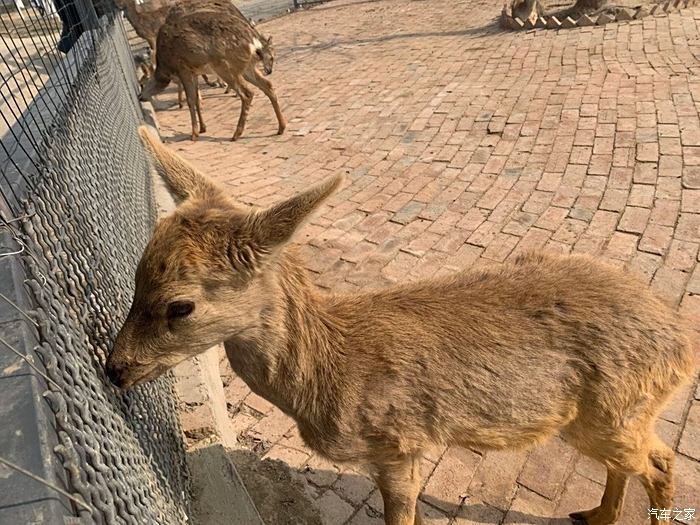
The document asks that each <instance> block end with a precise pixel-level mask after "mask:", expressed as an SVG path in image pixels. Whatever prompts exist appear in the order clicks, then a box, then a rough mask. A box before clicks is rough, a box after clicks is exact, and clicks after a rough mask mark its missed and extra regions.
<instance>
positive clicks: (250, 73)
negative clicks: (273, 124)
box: [243, 66, 287, 135]
mask: <svg viewBox="0 0 700 525" xmlns="http://www.w3.org/2000/svg"><path fill="white" fill-rule="evenodd" d="M243 76H244V78H245V79H246V80H247V81H248V82H250V83H251V84H253V85H254V86H257V88H258V89H260V91H262V92H263V93H265V95H267V98H269V99H270V102H271V103H272V108H273V109H274V110H275V115H276V116H277V125H278V126H277V134H278V135H281V134H282V133H284V130H285V129H286V128H287V121H286V120H285V118H284V116H283V115H282V110H281V109H280V105H279V102H278V101H277V95H276V94H275V88H273V87H272V82H270V81H269V80H268V79H266V78H265V77H264V76H262V75H261V74H260V72H259V71H258V70H257V68H256V67H255V66H248V68H247V69H246V70H245V72H244V73H243Z"/></svg>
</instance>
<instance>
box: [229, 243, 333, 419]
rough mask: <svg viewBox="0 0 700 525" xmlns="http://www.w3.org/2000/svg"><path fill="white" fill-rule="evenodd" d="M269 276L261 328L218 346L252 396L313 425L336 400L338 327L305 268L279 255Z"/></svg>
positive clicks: (330, 412) (327, 414)
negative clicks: (271, 291) (270, 289)
mask: <svg viewBox="0 0 700 525" xmlns="http://www.w3.org/2000/svg"><path fill="white" fill-rule="evenodd" d="M276 264H278V265H279V267H278V268H276V269H275V271H273V272H270V273H271V275H270V277H269V278H270V279H271V283H270V284H271V286H274V288H275V289H276V292H275V296H276V299H275V300H274V301H271V304H270V306H269V308H268V309H266V310H265V312H264V313H263V322H262V324H261V326H260V327H259V328H258V329H256V330H255V331H253V332H252V333H250V334H248V333H247V334H245V335H244V336H240V337H234V338H232V339H230V340H228V341H226V342H225V343H224V345H225V347H226V353H227V356H228V358H229V361H230V363H231V366H232V368H233V370H234V371H235V372H236V373H237V374H238V375H239V376H240V377H241V378H242V379H243V380H244V381H245V382H246V383H247V384H248V385H249V386H250V387H251V389H252V390H253V391H254V392H255V393H257V394H258V395H260V396H262V397H264V398H266V399H267V400H269V401H270V402H272V403H273V404H275V405H277V406H278V407H279V408H280V409H282V410H283V411H284V412H286V413H287V414H289V415H291V416H292V417H294V418H295V419H296V420H297V421H298V422H299V423H300V426H302V425H303V424H306V425H307V426H312V427H317V425H321V423H320V422H321V421H326V422H327V421H329V420H332V419H333V413H334V412H335V411H336V410H337V408H338V403H339V402H340V399H341V398H340V394H339V392H340V391H341V390H342V388H341V387H342V382H343V375H342V374H341V372H340V370H341V369H342V364H343V363H342V362H343V355H344V352H343V339H344V336H343V332H344V323H343V321H342V320H340V319H337V318H335V317H334V316H333V315H331V314H330V313H329V311H328V308H327V306H326V301H325V299H324V297H323V296H322V295H320V294H319V293H318V292H316V291H315V290H314V286H313V285H312V284H311V283H310V281H309V279H308V275H307V272H306V270H304V269H303V268H302V266H301V265H300V263H299V262H297V260H296V258H295V257H294V255H293V254H292V253H287V252H285V253H283V254H282V256H281V257H280V260H279V262H277V263H276Z"/></svg>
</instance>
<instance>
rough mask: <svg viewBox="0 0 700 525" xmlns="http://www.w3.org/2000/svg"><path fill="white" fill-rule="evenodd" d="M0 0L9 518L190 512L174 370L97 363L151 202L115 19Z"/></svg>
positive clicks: (1, 393)
mask: <svg viewBox="0 0 700 525" xmlns="http://www.w3.org/2000/svg"><path fill="white" fill-rule="evenodd" d="M4 5H5V11H4V12H2V13H0V51H1V52H2V62H0V79H1V81H2V83H1V84H0V95H1V99H0V110H1V113H2V120H0V125H2V129H0V136H1V139H0V169H1V170H2V173H1V175H0V183H1V184H2V188H1V189H2V191H1V193H0V421H1V422H2V423H0V523H2V524H5V523H7V524H25V523H42V524H48V523H61V524H65V523H109V524H111V523H119V524H121V523H149V524H151V523H153V524H166V523H177V524H181V523H185V522H186V521H187V511H188V490H187V469H186V465H185V455H184V449H183V442H182V439H181V431H180V427H179V423H178V418H177V407H176V404H175V399H174V396H173V388H172V380H171V379H170V377H169V376H166V377H165V378H162V379H160V380H158V381H156V382H153V383H151V384H148V385H143V386H140V387H137V388H135V389H134V390H133V391H130V392H128V393H121V392H118V391H117V390H116V389H115V388H113V387H112V386H111V385H110V383H109V380H108V379H107V377H106V376H105V373H104V363H105V358H106V356H107V353H108V351H109V349H110V348H111V345H112V342H113V340H114V338H115V336H116V333H117V331H118V329H119V327H120V325H121V323H122V321H123V319H124V318H125V316H126V312H127V310H128V308H129V305H130V301H131V296H132V293H133V273H134V269H135V266H136V263H137V261H138V259H139V257H140V255H141V253H142V250H143V248H144V246H145V244H146V242H147V240H148V238H149V236H150V232H151V228H152V226H153V221H154V215H155V213H154V202H153V196H152V191H151V185H150V181H149V166H148V162H147V159H146V156H145V153H144V150H143V149H142V147H141V144H140V142H139V140H138V135H137V133H136V128H137V125H138V123H139V121H140V118H141V116H140V112H139V107H138V103H137V101H136V89H137V88H136V77H135V73H134V67H133V61H132V58H131V55H130V50H129V47H128V44H127V41H126V37H125V34H124V29H123V26H122V23H121V17H120V16H119V15H117V14H116V11H115V9H114V7H113V6H112V5H111V3H108V0H103V1H101V2H100V3H99V4H98V3H97V2H95V3H90V0H52V1H51V2H46V1H45V0H31V2H28V1H27V0H25V1H24V3H21V2H18V3H17V4H16V5H10V6H8V5H7V3H5V4H4ZM0 9H1V8H0Z"/></svg>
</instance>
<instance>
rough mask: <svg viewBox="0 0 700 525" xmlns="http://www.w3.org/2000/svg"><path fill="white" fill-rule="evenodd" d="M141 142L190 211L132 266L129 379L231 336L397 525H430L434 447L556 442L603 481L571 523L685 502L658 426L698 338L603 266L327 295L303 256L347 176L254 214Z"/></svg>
mask: <svg viewBox="0 0 700 525" xmlns="http://www.w3.org/2000/svg"><path fill="white" fill-rule="evenodd" d="M140 133H141V136H142V138H143V140H144V143H145V144H146V146H147V148H148V150H149V151H150V153H151V154H152V156H153V157H154V159H155V163H156V167H157V169H158V171H159V172H160V173H161V175H162V176H163V177H164V179H165V181H166V182H167V184H168V186H169V188H170V189H171V191H172V193H173V194H174V196H175V198H176V200H177V201H178V202H179V206H178V208H177V209H176V211H175V213H173V214H172V215H170V216H169V217H167V218H165V219H163V220H162V221H161V222H160V223H159V224H158V225H157V226H156V229H155V232H154V234H153V238H152V239H151V241H150V243H149V244H148V246H147V247H146V250H145V252H144V254H143V257H142V259H141V261H140V263H139V265H138V268H137V270H136V292H135V296H134V300H133V304H132V306H131V310H130V312H129V314H128V317H127V319H126V321H125V323H124V326H123V327H122V329H121V331H120V332H119V335H118V336H117V339H116V342H115V344H114V349H113V351H112V353H111V354H110V356H109V358H108V361H107V374H108V375H109V377H110V378H111V380H112V381H113V382H114V383H115V384H116V385H118V386H120V387H122V388H129V387H131V386H133V385H136V384H139V383H141V382H143V381H147V380H150V379H153V378H155V377H158V376H159V375H160V374H162V373H163V372H164V371H166V370H167V369H169V368H170V367H172V366H174V365H175V364H177V363H178V362H180V361H182V360H184V359H187V358H189V357H191V356H194V355H196V354H198V353H200V352H203V351H205V350H206V349H208V348H209V347H211V346H212V345H214V344H217V343H220V342H222V341H223V343H224V346H225V349H226V353H227V356H228V359H229V361H230V363H231V366H232V368H233V370H234V371H235V372H236V373H237V374H238V375H239V376H240V377H241V378H242V379H243V380H244V381H245V382H246V383H247V384H248V385H249V386H250V388H251V389H252V390H253V391H254V392H256V393H257V394H259V395H261V396H262V397H264V398H265V399H268V400H269V401H270V402H272V403H274V404H275V405H277V406H278V407H279V408H280V409H281V410H283V411H284V412H285V413H287V414H289V415H290V416H292V417H293V418H294V419H295V421H296V423H297V425H298V427H299V431H300V433H301V436H302V437H303V439H304V441H305V442H306V443H307V444H308V446H309V447H311V448H312V449H313V450H315V451H316V452H317V453H319V454H321V455H323V456H325V457H327V458H329V459H331V460H333V461H338V462H358V463H364V464H366V465H368V466H369V467H370V468H371V471H372V472H373V473H374V474H373V476H374V479H375V480H376V482H377V484H378V486H379V488H380V491H381V493H382V496H383V499H384V509H385V520H386V523H387V524H389V525H413V524H414V523H421V518H420V516H419V515H418V514H417V507H416V505H417V496H418V493H419V488H420V487H419V486H420V479H421V478H420V474H419V461H420V458H421V452H422V451H424V450H426V449H429V448H431V447H432V446H434V445H440V446H451V445H456V446H463V447H476V448H479V449H504V448H518V447H527V446H531V445H533V444H535V443H537V442H539V441H541V440H544V439H546V438H548V437H550V436H552V435H554V434H556V433H561V434H562V436H564V437H565V438H566V439H567V440H568V441H569V443H571V444H572V445H573V446H574V447H576V448H577V449H578V450H579V451H581V452H582V453H583V454H586V455H588V456H590V457H592V458H595V459H597V460H599V461H601V462H602V463H603V464H604V465H605V466H606V467H607V473H608V474H607V484H606V486H605V493H604V495H603V498H602V502H601V504H600V506H599V507H597V508H595V509H592V510H587V511H584V512H579V513H575V514H573V515H572V517H573V518H574V519H575V520H579V521H580V522H582V523H587V524H589V525H603V524H609V523H613V522H614V521H615V520H616V519H617V518H618V516H619V514H620V510H621V509H622V504H623V499H624V494H625V489H626V486H627V481H628V478H629V477H630V476H634V477H637V478H639V479H640V480H641V482H642V483H643V485H644V487H645V488H646V491H647V493H648V495H649V499H650V501H651V505H652V506H653V507H657V508H671V506H672V496H673V479H672V466H673V461H674V454H673V450H672V449H671V448H669V447H668V446H666V445H665V444H664V443H663V442H662V441H661V440H660V439H659V438H658V436H657V435H656V433H655V431H654V422H655V420H656V417H657V415H658V413H659V411H660V409H661V407H662V406H663V404H664V403H665V402H666V401H667V400H668V399H669V397H670V396H671V395H672V394H673V392H674V391H676V389H678V388H679V387H680V386H681V385H682V384H683V382H684V381H686V380H687V379H688V378H689V377H690V376H691V374H692V373H693V371H694V366H695V353H694V350H693V347H692V345H691V343H692V341H691V335H694V334H693V333H692V332H691V331H689V330H688V328H686V327H685V325H684V324H683V322H682V321H681V320H680V318H679V316H678V315H677V314H676V313H675V312H674V311H672V309H670V308H669V307H667V306H665V305H664V304H662V303H661V302H660V301H659V300H657V299H656V298H655V297H653V296H652V295H651V293H650V292H649V291H648V289H647V288H646V287H645V286H643V285H642V284H640V283H639V282H637V280H636V279H634V278H632V277H631V276H629V275H628V274H626V273H624V272H622V271H619V270H617V269H614V268H612V267H608V266H605V265H603V264H601V263H599V262H596V261H595V260H593V259H591V258H588V257H583V256H561V255H557V256H555V255H545V254H531V255H525V256H520V257H518V258H517V259H515V260H514V261H513V262H511V263H506V264H504V265H502V266H499V267H496V268H492V269H487V270H479V271H465V272H464V273H461V274H459V275H457V276H453V277H447V278H444V279H436V280H430V281H425V282H419V283H414V284H406V285H401V286H393V287H389V288H386V289H383V290H379V291H373V292H367V293H360V294H356V295H347V296H342V295H326V294H323V293H320V292H318V291H317V290H315V289H314V287H313V286H312V285H311V284H310V282H309V277H308V276H307V272H306V271H305V270H304V267H303V265H302V264H301V262H300V261H299V259H298V258H297V256H296V255H295V251H294V249H293V247H290V246H288V243H289V241H290V239H291V238H292V236H293V235H294V232H295V231H296V230H297V229H298V227H299V226H300V225H301V224H302V222H303V221H304V220H305V219H306V218H307V217H308V216H309V214H310V213H311V212H312V211H313V210H314V209H315V208H317V207H318V206H319V205H320V204H321V202H322V201H323V200H324V199H326V198H327V197H328V196H329V195H330V194H331V193H332V192H333V191H334V190H335V189H336V188H337V187H338V186H339V184H340V182H341V178H340V177H332V178H329V179H327V180H326V181H324V182H322V183H320V184H318V185H316V186H313V187H311V188H309V189H307V190H306V191H304V192H303V193H300V194H298V195H296V196H295V197H292V198H290V199H288V200H286V201H283V202H280V203H279V204H277V205H274V206H272V207H270V208H267V209H259V210H252V209H246V208H243V207H241V206H238V205H236V204H233V203H232V202H231V201H230V200H229V199H228V198H227V197H226V196H225V195H224V194H223V193H222V191H221V190H220V189H219V188H218V187H217V186H216V185H215V184H214V183H213V182H211V181H210V180H208V179H207V178H206V177H205V176H204V175H202V174H200V173H198V172H197V171H196V170H195V169H194V168H193V167H192V166H191V165H189V164H188V163H186V162H185V161H184V160H182V159H181V158H180V157H178V156H177V155H176V154H175V153H173V152H171V151H170V150H168V149H167V148H166V147H165V146H163V145H162V144H161V143H160V141H159V140H158V138H157V137H155V136H153V135H151V134H149V131H148V130H147V129H146V128H145V127H142V128H141V130H140ZM652 522H653V523H657V520H656V519H654V518H652Z"/></svg>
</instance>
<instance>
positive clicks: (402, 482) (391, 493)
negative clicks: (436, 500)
mask: <svg viewBox="0 0 700 525" xmlns="http://www.w3.org/2000/svg"><path fill="white" fill-rule="evenodd" d="M376 469H377V474H376V476H375V481H376V482H377V485H378V486H379V491H380V492H381V494H382V499H383V500H384V520H385V522H386V525H422V523H423V520H422V519H421V517H420V515H419V514H418V493H419V492H420V479H421V477H420V457H418V456H400V457H398V458H397V459H395V460H393V461H390V462H386V463H382V464H381V465H377V466H376Z"/></svg>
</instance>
